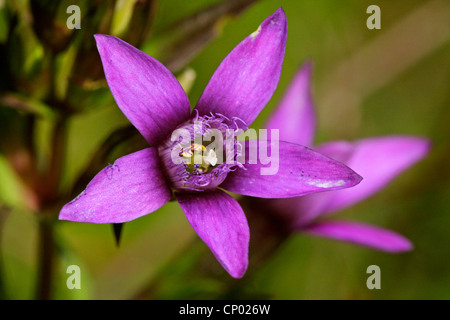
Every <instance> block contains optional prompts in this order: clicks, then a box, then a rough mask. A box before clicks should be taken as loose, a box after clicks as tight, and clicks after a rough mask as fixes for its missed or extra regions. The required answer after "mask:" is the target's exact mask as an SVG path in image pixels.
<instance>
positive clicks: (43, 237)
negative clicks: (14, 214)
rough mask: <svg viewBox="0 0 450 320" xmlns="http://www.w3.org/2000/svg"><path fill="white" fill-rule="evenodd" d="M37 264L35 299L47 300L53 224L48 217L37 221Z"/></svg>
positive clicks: (49, 283) (49, 292) (51, 257)
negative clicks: (38, 240)
mask: <svg viewBox="0 0 450 320" xmlns="http://www.w3.org/2000/svg"><path fill="white" fill-rule="evenodd" d="M39 238H40V243H39V257H40V261H39V266H38V268H39V269H38V278H37V279H38V283H37V292H36V299H38V300H49V299H50V298H51V286H52V281H51V280H52V273H53V251H54V242H53V240H54V239H53V226H52V223H51V222H50V221H49V220H48V219H41V220H40V221H39Z"/></svg>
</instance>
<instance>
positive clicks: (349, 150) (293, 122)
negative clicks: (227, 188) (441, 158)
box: [266, 63, 430, 252]
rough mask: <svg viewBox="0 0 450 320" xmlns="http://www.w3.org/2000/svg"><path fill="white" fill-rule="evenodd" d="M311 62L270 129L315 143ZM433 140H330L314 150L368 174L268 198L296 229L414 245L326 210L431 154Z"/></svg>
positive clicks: (395, 248)
mask: <svg viewBox="0 0 450 320" xmlns="http://www.w3.org/2000/svg"><path fill="white" fill-rule="evenodd" d="M311 72H312V66H311V63H306V64H305V65H304V66H303V67H302V68H301V69H300V71H299V72H298V73H297V75H296V76H295V77H294V79H293V81H292V83H291V84H290V86H289V88H288V89H287V92H286V93H285V95H284V97H283V98H282V100H281V102H280V104H279V105H278V107H277V108H276V110H275V111H274V113H273V114H272V115H271V117H270V118H269V120H268V122H267V125H266V128H267V129H280V140H283V141H289V142H292V143H296V144H301V145H305V146H308V147H312V144H313V139H314V132H315V127H316V117H315V111H314V104H313V100H312V97H311V91H310V79H311ZM429 149H430V142H429V141H428V140H427V139H424V138H420V137H414V136H399V135H391V136H382V137H373V138H367V139H361V140H357V141H354V142H348V141H332V142H328V143H325V144H322V145H320V146H318V147H315V150H316V151H318V152H320V153H322V154H324V155H327V156H329V157H331V158H333V159H336V160H338V161H341V162H343V163H345V164H347V165H348V166H349V167H351V168H352V169H353V170H355V171H356V172H358V173H359V174H361V175H362V176H363V177H364V180H363V181H362V182H361V183H360V184H358V185H357V186H355V187H353V188H351V189H346V190H338V191H333V192H322V193H315V194H311V195H307V196H304V197H295V198H290V199H283V200H282V201H281V200H277V199H273V200H270V201H268V202H269V206H270V207H271V209H273V210H276V212H277V214H278V215H279V216H282V217H284V218H286V219H288V223H289V225H290V227H291V228H292V229H294V230H295V231H298V232H306V233H308V234H313V235H318V236H323V237H328V238H332V239H337V240H342V241H349V242H352V243H356V244H360V245H365V246H369V247H372V248H375V249H379V250H383V251H388V252H403V251H408V250H411V249H412V244H411V242H410V241H409V240H408V239H406V238H404V237H403V236H401V235H399V234H397V233H395V232H392V231H389V230H385V229H381V228H378V227H375V226H370V225H366V224H362V223H356V222H349V221H333V220H329V219H327V218H328V215H330V214H332V213H335V212H337V211H339V210H342V209H344V208H347V207H349V206H351V205H353V204H355V203H357V202H360V201H362V200H364V199H366V198H367V197H369V196H371V195H373V194H374V193H376V192H378V191H380V190H381V189H383V188H384V187H385V186H386V185H387V184H388V183H389V182H390V181H391V180H392V179H394V178H395V177H396V176H397V175H399V174H400V173H402V172H403V171H404V170H406V169H408V168H409V167H410V166H412V165H413V164H415V163H416V162H418V161H419V160H421V159H422V158H423V157H424V156H426V155H427V153H428V152H429Z"/></svg>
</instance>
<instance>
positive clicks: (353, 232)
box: [299, 221, 413, 253]
mask: <svg viewBox="0 0 450 320" xmlns="http://www.w3.org/2000/svg"><path fill="white" fill-rule="evenodd" d="M299 231H303V232H306V233H308V234H312V235H317V236H322V237H327V238H332V239H336V240H341V241H347V242H352V243H356V244H360V245H363V246H367V247H371V248H374V249H378V250H382V251H387V252H392V253H399V252H404V251H409V250H411V249H412V248H413V245H412V244H411V242H410V241H409V240H408V239H406V238H405V237H403V236H402V235H400V234H398V233H395V232H393V231H390V230H386V229H382V228H378V227H374V226H370V225H366V224H361V223H355V222H344V221H334V222H331V221H329V222H319V223H315V224H313V225H310V226H307V227H306V228H304V229H301V230H299Z"/></svg>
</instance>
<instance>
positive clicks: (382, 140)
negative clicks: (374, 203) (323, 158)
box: [317, 136, 430, 213]
mask: <svg viewBox="0 0 450 320" xmlns="http://www.w3.org/2000/svg"><path fill="white" fill-rule="evenodd" d="M429 149H430V142H429V141H428V140H427V139H423V138H418V137H412V136H385V137H377V138H369V139H364V140H359V141H356V142H354V143H348V142H347V143H346V142H331V143H328V144H325V145H323V146H321V147H318V148H317V151H319V152H321V153H323V154H325V155H327V156H329V157H332V158H334V159H337V160H340V161H342V162H344V163H345V164H347V165H348V166H349V167H351V168H352V169H354V170H355V171H357V172H358V173H359V174H361V175H362V176H363V177H364V181H362V182H361V183H360V184H359V185H358V186H357V187H355V188H352V189H351V190H340V191H337V192H333V193H332V194H330V198H329V200H328V201H327V202H328V204H327V206H326V208H325V211H326V212H327V213H331V212H335V211H337V210H341V209H343V208H346V207H348V206H350V205H353V204H355V203H357V202H359V201H362V200H364V199H366V198H367V197H369V196H371V195H373V194H374V193H376V192H378V191H379V190H381V189H383V188H384V187H385V186H386V185H387V184H388V183H389V182H390V181H391V180H392V179H394V178H395V177H396V176H397V175H399V174H400V173H402V172H403V171H405V170H406V169H408V168H409V167H410V166H412V165H413V164H415V163H416V162H417V161H419V160H421V159H422V158H423V157H424V156H425V155H427V154H428V152H429ZM320 201H324V199H320Z"/></svg>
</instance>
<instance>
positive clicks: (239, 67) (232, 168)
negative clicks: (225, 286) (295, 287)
mask: <svg viewBox="0 0 450 320" xmlns="http://www.w3.org/2000/svg"><path fill="white" fill-rule="evenodd" d="M286 36H287V21H286V16H285V14H284V12H283V10H282V9H281V8H280V9H278V10H277V11H276V12H275V13H274V14H273V15H271V16H270V17H268V18H267V19H266V20H265V21H264V22H263V23H262V24H261V26H260V27H259V28H258V30H257V31H256V32H254V33H252V34H251V35H250V36H248V37H247V38H246V39H244V40H243V41H242V42H241V43H240V44H239V45H238V46H237V47H235V48H234V49H233V50H232V51H231V52H230V53H229V54H228V56H227V57H226V58H225V59H224V60H223V61H222V63H221V64H220V66H219V67H218V69H217V70H216V71H215V73H214V75H213V76H212V78H211V80H210V81H209V83H208V85H207V87H206V88H205V91H204V92H203V95H202V96H201V98H200V99H199V101H198V103H197V105H196V106H195V108H194V111H193V112H192V113H191V112H190V105H189V101H188V98H187V96H186V94H185V92H184V91H183V89H182V87H181V85H180V84H179V83H178V81H177V80H176V78H175V77H174V76H173V75H172V74H171V73H170V72H169V71H168V70H167V69H166V68H165V67H164V66H163V65H162V64H161V63H159V62H158V61H156V60H155V59H153V58H152V57H150V56H148V55H147V54H145V53H143V52H141V51H139V50H138V49H136V48H134V47H132V46H131V45H129V44H127V43H125V42H124V41H122V40H120V39H118V38H115V37H113V36H108V35H96V36H95V38H96V41H97V46H98V50H99V52H100V57H101V59H102V62H103V68H104V71H105V75H106V80H107V82H108V85H109V87H110V89H111V92H112V94H113V96H114V99H115V101H116V102H117V104H118V106H119V108H120V109H121V110H122V112H123V113H124V114H125V116H126V117H127V118H128V119H129V120H130V122H131V123H132V124H133V125H134V126H135V127H136V128H137V129H138V130H139V132H140V133H141V134H142V135H143V136H144V138H145V139H146V140H147V141H148V143H149V145H150V147H149V148H146V149H144V150H141V151H138V152H135V153H133V154H129V155H126V156H124V157H122V158H120V159H118V160H117V161H116V162H115V163H114V164H113V165H109V166H107V167H106V168H104V169H103V170H102V171H100V172H99V173H98V174H97V175H96V176H95V177H94V178H93V180H92V181H91V182H90V183H89V184H88V186H87V187H86V189H85V190H84V191H83V192H82V193H81V194H80V195H79V196H78V197H77V198H76V199H74V200H73V201H72V202H70V203H68V204H66V205H65V206H64V207H63V208H62V210H61V213H60V216H59V218H60V219H63V220H71V221H78V222H91V223H121V222H126V221H130V220H133V219H136V218H139V217H141V216H143V215H146V214H149V213H151V212H153V211H155V210H157V209H158V208H160V207H162V206H163V205H164V204H165V203H167V202H168V201H169V200H170V199H171V197H172V194H174V196H175V197H176V199H177V201H178V202H179V204H180V206H181V208H182V209H183V211H184V213H185V214H186V217H187V219H188V221H189V223H190V224H191V226H192V227H193V228H194V230H195V231H196V232H197V234H198V235H199V236H200V238H201V239H202V240H203V241H204V242H205V243H206V244H207V245H208V246H209V248H210V249H211V251H212V252H213V254H214V255H215V257H216V258H217V260H218V261H219V262H220V263H221V264H222V266H223V267H224V268H225V269H226V270H227V271H228V272H229V273H230V275H231V276H233V277H242V275H243V274H244V273H245V270H246V268H247V264H248V245H249V228H248V224H247V220H246V217H245V214H244V212H243V210H242V209H241V207H240V205H239V204H238V202H237V201H236V200H235V199H234V198H233V197H231V196H230V195H228V194H227V193H225V192H224V191H222V189H225V190H228V191H231V192H235V193H238V194H244V195H251V196H256V197H262V198H275V197H279V198H284V197H292V196H300V195H304V194H308V193H312V192H316V191H323V190H326V189H341V188H346V187H351V186H354V185H356V184H357V183H359V182H360V180H361V177H360V176H359V175H358V174H356V173H355V172H354V171H353V170H351V169H349V168H348V167H347V166H345V165H343V164H342V163H340V162H337V161H334V160H332V159H330V158H328V157H325V156H323V155H321V154H319V153H316V152H314V151H312V150H310V149H308V148H305V147H303V146H299V145H296V144H292V143H284V142H280V144H279V149H280V156H279V164H280V166H279V170H278V173H277V174H276V175H264V176H263V175H261V174H260V169H261V167H263V164H262V163H260V162H258V163H256V164H248V163H244V164H241V165H237V164H236V163H228V162H227V163H220V164H219V163H215V161H212V160H210V161H209V162H204V163H201V165H198V164H192V163H191V162H190V161H189V160H190V158H191V156H193V155H194V154H196V153H198V152H201V151H202V150H203V149H204V148H205V145H202V144H197V143H195V142H193V141H188V143H187V144H185V145H183V146H182V148H180V149H174V148H175V146H176V145H177V143H179V141H177V140H175V141H172V133H173V132H174V131H175V130H178V129H184V130H187V131H188V132H190V133H192V134H193V135H194V136H195V135H196V134H197V135H201V136H204V135H206V133H207V132H208V130H210V129H216V130H218V131H220V132H226V131H227V130H238V129H245V128H246V124H250V123H252V122H253V120H254V119H255V118H256V117H257V115H258V114H259V112H260V111H261V110H262V108H263V107H264V106H265V104H266V103H267V102H268V100H269V99H270V98H271V96H272V94H273V92H274V90H275V88H276V86H277V84H278V80H279V77H280V73H281V66H282V62H283V57H284V50H285V44H286ZM197 121H201V126H200V129H199V130H196V129H195V122H197ZM197 129H198V128H197ZM196 132H197V133H196ZM198 132H200V133H198ZM234 146H235V147H236V148H235V149H234V151H233V152H234V153H233V157H234V158H235V157H237V156H239V152H241V151H242V149H243V146H242V145H241V144H240V143H239V142H238V141H237V140H236V141H234ZM174 150H175V151H176V154H178V157H179V159H181V160H184V162H181V163H176V162H174V161H173V158H172V155H173V152H172V151H174ZM319 180H320V181H323V183H322V185H318V184H317V181H319ZM336 181H338V182H339V183H336ZM327 183H328V184H327ZM219 187H220V189H219Z"/></svg>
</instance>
